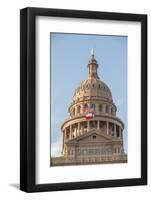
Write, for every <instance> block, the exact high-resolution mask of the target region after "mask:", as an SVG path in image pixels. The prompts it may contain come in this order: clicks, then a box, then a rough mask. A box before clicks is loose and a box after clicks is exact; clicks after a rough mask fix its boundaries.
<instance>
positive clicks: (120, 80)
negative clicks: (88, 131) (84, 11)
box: [50, 33, 127, 155]
mask: <svg viewBox="0 0 151 200" xmlns="http://www.w3.org/2000/svg"><path fill="white" fill-rule="evenodd" d="M50 41H51V43H50V48H51V50H50V54H51V57H50V59H51V143H52V146H51V151H52V152H53V154H55V155H58V152H59V151H60V148H61V146H60V144H61V141H62V134H61V130H60V127H61V124H62V123H63V121H64V119H65V118H67V117H68V112H67V109H68V106H69V105H70V103H71V101H72V97H73V94H74V91H75V89H76V88H77V87H78V86H79V84H80V82H81V81H82V80H84V79H86V78H87V63H88V60H89V57H90V50H91V48H94V51H95V58H96V60H97V62H98V64H99V69H98V74H99V76H100V79H101V80H103V81H104V82H105V83H106V84H107V85H108V86H109V88H110V90H111V92H112V96H113V101H114V102H115V104H116V105H117V109H118V110H117V116H118V117H120V118H121V120H122V121H123V122H124V124H125V129H124V146H125V150H126V151H127V37H126V36H104V35H84V34H62V33H51V34H50ZM58 146H59V147H58Z"/></svg>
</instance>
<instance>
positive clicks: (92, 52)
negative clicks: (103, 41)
mask: <svg viewBox="0 0 151 200" xmlns="http://www.w3.org/2000/svg"><path fill="white" fill-rule="evenodd" d="M93 58H94V49H93V48H92V49H91V59H93Z"/></svg>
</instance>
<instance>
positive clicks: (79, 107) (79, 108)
mask: <svg viewBox="0 0 151 200" xmlns="http://www.w3.org/2000/svg"><path fill="white" fill-rule="evenodd" d="M80 111H81V106H78V109H77V113H78V114H79V113H80Z"/></svg>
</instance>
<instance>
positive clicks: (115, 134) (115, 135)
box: [114, 124, 117, 137]
mask: <svg viewBox="0 0 151 200" xmlns="http://www.w3.org/2000/svg"><path fill="white" fill-rule="evenodd" d="M114 137H117V133H116V124H114Z"/></svg>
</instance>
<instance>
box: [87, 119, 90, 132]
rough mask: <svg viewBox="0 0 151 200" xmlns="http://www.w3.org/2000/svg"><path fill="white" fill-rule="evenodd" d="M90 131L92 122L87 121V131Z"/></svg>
mask: <svg viewBox="0 0 151 200" xmlns="http://www.w3.org/2000/svg"><path fill="white" fill-rule="evenodd" d="M89 130H90V121H89V120H88V121H87V131H89Z"/></svg>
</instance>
